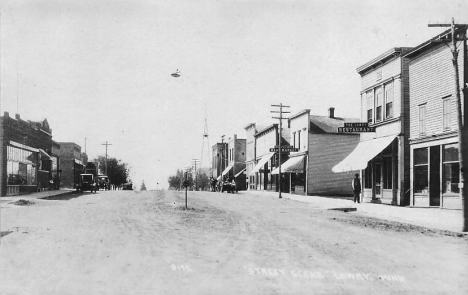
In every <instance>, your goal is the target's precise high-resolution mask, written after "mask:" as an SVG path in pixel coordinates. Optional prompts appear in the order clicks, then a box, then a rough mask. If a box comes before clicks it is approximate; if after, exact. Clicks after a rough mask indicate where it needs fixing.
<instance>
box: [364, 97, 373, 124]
mask: <svg viewBox="0 0 468 295" xmlns="http://www.w3.org/2000/svg"><path fill="white" fill-rule="evenodd" d="M372 94H373V93H372V91H369V92H368V93H367V97H366V105H367V123H372V122H373V117H372V97H373V95H372Z"/></svg>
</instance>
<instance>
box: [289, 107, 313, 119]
mask: <svg viewBox="0 0 468 295" xmlns="http://www.w3.org/2000/svg"><path fill="white" fill-rule="evenodd" d="M305 113H309V114H310V109H304V110H302V111H300V112H299V113H297V114H294V115H292V116H290V117H289V119H288V121H289V122H291V121H292V120H294V119H296V118H297V117H300V116H302V115H304V114H305Z"/></svg>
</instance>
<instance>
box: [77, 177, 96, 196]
mask: <svg viewBox="0 0 468 295" xmlns="http://www.w3.org/2000/svg"><path fill="white" fill-rule="evenodd" d="M76 190H77V191H79V192H84V191H90V192H96V191H97V190H98V187H97V185H96V182H95V180H94V175H93V174H80V182H79V183H78V185H77V186H76Z"/></svg>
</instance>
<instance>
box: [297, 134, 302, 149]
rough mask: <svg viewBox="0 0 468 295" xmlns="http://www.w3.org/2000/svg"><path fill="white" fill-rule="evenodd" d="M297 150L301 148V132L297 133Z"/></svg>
mask: <svg viewBox="0 0 468 295" xmlns="http://www.w3.org/2000/svg"><path fill="white" fill-rule="evenodd" d="M297 148H298V149H300V148H301V131H300V130H299V131H297Z"/></svg>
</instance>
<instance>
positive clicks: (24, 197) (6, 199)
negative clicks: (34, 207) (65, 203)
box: [0, 188, 76, 204]
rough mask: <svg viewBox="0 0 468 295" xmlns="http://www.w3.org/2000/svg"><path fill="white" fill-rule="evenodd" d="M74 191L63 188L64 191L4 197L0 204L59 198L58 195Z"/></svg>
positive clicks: (0, 199) (73, 190)
mask: <svg viewBox="0 0 468 295" xmlns="http://www.w3.org/2000/svg"><path fill="white" fill-rule="evenodd" d="M75 191H76V190H75V189H66V188H64V189H59V190H51V191H42V192H37V193H31V194H24V195H18V196H6V197H1V198H0V204H5V203H6V204H8V203H11V202H15V201H18V200H27V201H31V200H34V199H43V198H48V197H54V196H59V195H66V194H72V193H74V192H75Z"/></svg>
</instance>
